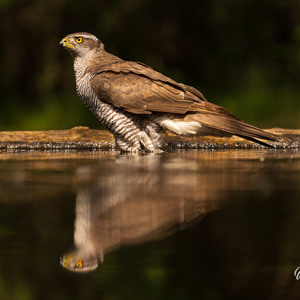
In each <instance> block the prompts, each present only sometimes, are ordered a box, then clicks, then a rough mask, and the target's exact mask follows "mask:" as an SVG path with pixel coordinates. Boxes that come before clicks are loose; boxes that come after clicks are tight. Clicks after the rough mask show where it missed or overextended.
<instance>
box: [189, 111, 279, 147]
mask: <svg viewBox="0 0 300 300" xmlns="http://www.w3.org/2000/svg"><path fill="white" fill-rule="evenodd" d="M186 119H188V120H186ZM185 120H186V121H189V122H190V121H196V122H199V123H201V124H203V125H205V126H207V127H210V128H214V129H217V130H221V131H224V132H228V133H230V134H233V135H236V136H239V137H242V138H245V139H247V140H250V141H253V142H256V143H259V144H261V145H263V146H266V147H273V146H272V145H269V144H267V143H265V142H262V141H260V139H262V140H267V141H280V138H279V137H278V136H276V135H274V134H271V133H269V132H266V131H264V130H262V129H259V128H257V127H254V126H252V125H249V124H247V123H244V122H243V121H240V120H238V119H235V118H232V117H230V116H224V115H220V114H214V113H196V114H189V115H187V116H186V118H185Z"/></svg>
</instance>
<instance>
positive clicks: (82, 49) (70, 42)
mask: <svg viewBox="0 0 300 300" xmlns="http://www.w3.org/2000/svg"><path fill="white" fill-rule="evenodd" d="M59 45H60V46H62V47H64V48H65V49H67V50H68V51H69V52H70V53H71V54H72V56H73V57H74V58H76V57H77V56H81V57H83V56H86V55H91V52H97V51H101V50H103V49H104V45H103V44H102V43H101V42H100V41H99V40H98V39H97V38H96V37H95V36H94V35H92V34H90V33H86V32H77V33H71V34H69V35H67V36H66V37H65V38H63V39H62V40H61V41H60V43H59Z"/></svg>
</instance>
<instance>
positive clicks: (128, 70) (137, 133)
mask: <svg viewBox="0 0 300 300" xmlns="http://www.w3.org/2000/svg"><path fill="white" fill-rule="evenodd" d="M60 45H61V46H63V47H64V48H66V49H67V50H68V51H69V52H70V53H71V54H72V56H73V58H74V70H75V77H76V89H77V93H78V95H79V97H80V99H81V100H82V102H83V103H84V104H85V105H86V106H87V107H88V108H89V109H90V110H91V111H92V112H93V113H94V114H95V115H96V116H97V118H98V119H99V121H100V122H101V123H102V124H103V125H104V126H106V127H107V129H108V130H110V131H111V132H112V133H113V134H114V137H115V141H116V144H117V145H118V147H119V148H120V149H121V150H122V151H130V152H131V151H134V152H136V151H147V152H160V151H161V150H162V140H161V135H160V132H161V130H165V129H167V130H169V131H171V132H173V133H176V134H180V135H185V136H192V135H208V134H212V135H237V136H240V137H243V138H246V139H248V140H251V141H254V142H257V143H260V144H262V145H265V146H268V145H269V144H266V143H265V142H264V141H261V140H267V141H278V140H279V138H278V137H277V136H275V135H273V134H270V133H268V132H265V131H263V130H261V129H259V128H256V127H254V126H251V125H248V124H246V123H244V122H243V121H242V120H241V119H239V118H238V117H236V116H234V115H233V114H232V113H230V112H229V111H228V110H227V109H225V108H223V107H220V106H218V105H215V104H212V103H210V102H208V101H207V100H206V99H205V98H204V96H203V95H202V94H201V93H200V92H199V91H198V90H196V89H195V88H193V87H190V86H188V85H184V84H180V83H177V82H176V81H174V80H172V79H170V78H168V77H166V76H164V75H163V74H161V73H159V72H156V71H154V70H153V69H151V68H150V67H148V66H146V65H144V64H142V63H137V62H128V61H124V60H122V59H120V58H118V57H116V56H114V55H112V54H110V53H108V52H106V51H105V50H104V45H103V44H102V43H101V42H100V40H99V39H97V38H96V37H95V36H93V35H91V34H89V33H74V34H70V35H68V36H66V37H65V38H64V39H63V40H62V41H61V42H60Z"/></svg>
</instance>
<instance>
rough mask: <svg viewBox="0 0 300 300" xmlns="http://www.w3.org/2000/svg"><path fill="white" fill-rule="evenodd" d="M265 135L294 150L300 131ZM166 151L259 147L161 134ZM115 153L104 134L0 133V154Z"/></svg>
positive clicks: (85, 131)
mask: <svg viewBox="0 0 300 300" xmlns="http://www.w3.org/2000/svg"><path fill="white" fill-rule="evenodd" d="M266 131H268V132H271V133H273V134H276V135H278V136H280V137H281V138H282V142H276V143H270V144H271V145H273V146H274V147H275V148H278V149H284V148H291V149H297V148H299V144H300V129H282V128H272V129H266ZM164 140H165V145H164V148H165V149H166V150H172V149H258V148H263V146H261V145H258V144H256V143H253V142H250V141H247V140H245V139H242V138H239V137H236V136H232V137H213V136H204V137H192V138H187V137H180V136H177V135H173V134H171V133H166V134H164ZM18 149H20V150H26V149H27V150H46V149H48V150H58V149H62V150H63V149H78V150H97V149H101V150H115V149H116V147H115V142H114V138H113V135H112V134H111V133H110V132H108V131H107V130H96V129H90V128H88V127H74V128H72V129H69V130H45V131H0V150H18Z"/></svg>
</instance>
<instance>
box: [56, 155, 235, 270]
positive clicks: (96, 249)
mask: <svg viewBox="0 0 300 300" xmlns="http://www.w3.org/2000/svg"><path fill="white" fill-rule="evenodd" d="M199 168H201V170H199ZM77 178H78V190H77V196H76V218H75V230H74V244H75V245H74V246H75V247H74V250H73V251H71V252H69V253H67V254H64V255H63V256H62V257H61V264H62V266H63V267H64V268H66V269H68V270H70V271H74V272H89V271H91V270H94V269H96V268H97V267H98V264H99V263H101V262H103V258H104V254H105V253H107V252H108V251H111V250H113V249H116V248H118V247H120V246H122V245H129V244H138V243H142V242H145V241H150V240H153V239H158V238H161V237H164V236H167V235H170V234H172V233H173V232H175V231H177V230H181V229H184V228H186V227H187V226H188V225H190V224H193V223H194V222H195V221H197V220H199V219H201V218H202V217H203V216H204V215H205V214H206V213H207V212H210V211H213V210H215V209H217V208H219V207H220V206H222V203H224V201H225V200H226V197H225V194H224V186H226V185H227V186H229V185H234V183H235V182H236V181H237V178H233V177H232V176H230V174H226V176H224V172H222V171H221V172H220V169H219V168H218V171H214V170H211V168H206V167H205V165H199V164H197V163H196V162H195V161H193V160H190V161H187V160H181V159H180V158H179V159H178V157H177V158H176V159H170V158H168V159H165V158H164V157H161V156H153V157H149V156H147V157H145V156H136V157H134V156H120V158H119V159H118V160H117V164H116V162H115V161H111V163H110V162H109V161H108V162H106V163H105V164H104V165H103V163H102V164H101V165H99V166H97V165H93V166H91V165H89V166H85V167H80V168H79V169H77Z"/></svg>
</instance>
